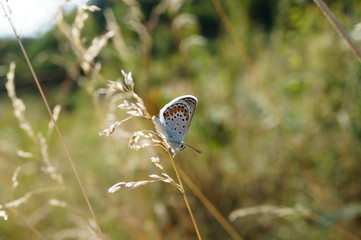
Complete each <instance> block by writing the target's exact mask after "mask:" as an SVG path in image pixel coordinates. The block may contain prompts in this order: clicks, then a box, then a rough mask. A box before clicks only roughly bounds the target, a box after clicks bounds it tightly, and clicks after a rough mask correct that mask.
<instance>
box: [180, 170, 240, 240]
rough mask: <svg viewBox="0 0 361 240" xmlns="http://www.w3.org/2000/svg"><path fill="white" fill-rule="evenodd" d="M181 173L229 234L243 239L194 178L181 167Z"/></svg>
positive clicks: (238, 239)
mask: <svg viewBox="0 0 361 240" xmlns="http://www.w3.org/2000/svg"><path fill="white" fill-rule="evenodd" d="M179 172H180V174H181V175H182V177H183V179H184V181H185V183H186V185H188V187H189V188H190V189H191V190H192V192H193V193H194V195H196V196H197V197H198V199H199V200H200V201H201V202H202V203H203V205H204V206H205V207H206V208H207V209H208V211H209V212H210V213H211V214H212V215H213V216H214V218H215V219H217V221H218V222H219V223H220V224H221V225H222V227H223V228H224V229H225V230H226V231H227V232H228V233H229V235H230V236H231V237H232V238H233V239H235V240H243V238H242V237H241V236H240V235H239V234H238V233H237V232H236V230H234V228H233V227H232V225H231V224H230V223H229V222H228V221H227V219H226V218H225V217H223V215H222V214H221V213H220V212H219V211H218V209H217V208H216V207H215V206H214V205H213V204H212V203H211V201H209V200H208V198H207V197H206V196H205V195H204V194H203V193H202V191H201V190H200V189H199V188H198V187H197V185H196V184H194V183H193V181H192V179H190V178H189V177H188V175H187V174H186V173H185V172H183V170H182V169H181V168H180V169H179Z"/></svg>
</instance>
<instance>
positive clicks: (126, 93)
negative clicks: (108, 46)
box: [99, 70, 201, 239]
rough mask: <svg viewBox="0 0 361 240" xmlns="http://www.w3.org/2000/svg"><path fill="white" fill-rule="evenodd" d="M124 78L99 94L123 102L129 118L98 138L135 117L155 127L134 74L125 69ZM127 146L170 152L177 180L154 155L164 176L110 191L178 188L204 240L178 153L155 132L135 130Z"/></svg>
mask: <svg viewBox="0 0 361 240" xmlns="http://www.w3.org/2000/svg"><path fill="white" fill-rule="evenodd" d="M122 75H123V78H124V81H123V82H121V81H109V84H108V88H107V89H103V90H101V91H99V92H103V93H106V95H111V96H114V97H115V98H116V99H117V100H119V99H122V100H123V102H122V103H121V104H119V105H118V108H120V109H122V110H125V111H126V113H127V114H128V115H129V116H128V117H126V118H124V119H122V120H119V121H116V122H114V123H112V124H110V126H109V127H108V128H106V129H104V130H103V131H101V132H99V135H105V136H110V135H111V134H113V133H114V131H115V130H116V129H117V128H118V127H119V126H121V125H122V124H123V123H125V122H127V121H129V120H131V119H133V118H135V117H139V118H145V119H147V120H149V121H151V122H152V123H153V124H154V122H153V121H152V117H151V115H150V114H149V113H148V111H147V109H146V107H145V105H144V102H143V100H142V99H141V98H140V97H139V96H138V95H137V94H136V93H135V92H134V81H133V78H132V74H131V72H129V73H126V72H124V71H123V70H122ZM119 96H120V98H119ZM155 129H156V128H155ZM128 146H129V147H130V148H131V149H135V150H139V149H142V148H147V147H161V148H162V149H164V150H165V151H166V152H167V155H168V156H169V160H170V162H171V164H172V167H173V169H174V172H175V174H176V176H177V180H178V181H177V182H176V181H175V180H174V179H173V178H172V177H171V176H170V174H169V173H167V172H166V170H165V168H164V167H163V165H162V164H161V161H160V159H159V157H157V156H154V157H151V158H150V160H151V162H152V163H153V164H154V166H155V167H157V168H158V170H160V171H161V174H150V175H149V177H150V179H147V180H140V181H132V182H123V181H122V182H118V183H116V184H114V185H113V186H112V187H110V188H109V189H108V192H109V193H114V192H116V191H118V190H119V189H121V188H128V189H129V190H131V189H134V188H137V187H140V186H143V185H146V184H149V183H153V182H159V181H161V182H164V183H168V184H171V185H172V186H174V187H176V188H177V189H178V190H179V191H180V192H181V193H182V195H183V198H184V201H185V203H186V205H187V208H188V211H189V214H190V216H191V218H192V222H193V225H194V228H195V230H196V233H197V236H198V239H201V236H200V233H199V230H198V227H197V223H196V221H195V219H194V217H193V213H192V210H191V207H190V205H189V203H188V199H187V195H186V192H185V190H184V187H183V184H182V180H181V178H180V175H179V173H178V170H177V167H176V164H175V162H174V155H175V154H173V153H172V151H171V149H170V148H169V146H168V144H167V142H166V140H165V137H164V136H163V135H162V134H161V133H160V132H157V131H153V130H140V131H135V132H134V133H133V134H132V135H131V136H130V139H129V145H128Z"/></svg>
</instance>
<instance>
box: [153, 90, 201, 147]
mask: <svg viewBox="0 0 361 240" xmlns="http://www.w3.org/2000/svg"><path fill="white" fill-rule="evenodd" d="M197 102H198V101H197V98H196V97H194V96H192V95H185V96H180V97H178V98H175V99H174V100H172V101H171V102H170V103H168V104H167V105H165V106H164V107H163V108H162V109H161V110H160V113H159V118H160V122H161V123H162V125H163V126H164V129H165V130H166V132H167V135H168V136H167V137H168V140H169V142H170V144H171V145H174V144H178V145H182V141H183V139H184V137H185V136H186V134H187V132H188V129H189V126H190V123H191V121H192V118H193V115H194V112H195V110H196V107H197Z"/></svg>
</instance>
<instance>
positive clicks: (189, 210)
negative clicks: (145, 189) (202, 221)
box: [167, 151, 202, 240]
mask: <svg viewBox="0 0 361 240" xmlns="http://www.w3.org/2000/svg"><path fill="white" fill-rule="evenodd" d="M167 153H168V156H169V158H170V159H171V162H172V165H173V168H174V171H175V174H176V175H177V179H178V183H179V186H180V187H181V189H182V195H183V198H184V202H185V203H186V205H187V209H188V212H189V215H190V216H191V219H192V222H193V226H194V229H195V230H196V233H197V237H198V240H202V237H201V234H200V233H199V229H198V225H197V222H196V220H195V218H194V216H193V212H192V209H191V206H190V205H189V202H188V198H187V194H186V191H185V189H184V187H183V183H182V180H181V178H180V175H179V173H178V170H177V166H176V164H175V162H174V159H173V157H172V155H171V153H170V152H169V151H167Z"/></svg>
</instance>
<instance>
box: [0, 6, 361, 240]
mask: <svg viewBox="0 0 361 240" xmlns="http://www.w3.org/2000/svg"><path fill="white" fill-rule="evenodd" d="M9 2H10V0H9ZM326 3H327V4H328V6H329V7H330V9H331V11H332V12H333V13H334V14H335V16H336V18H337V19H338V21H339V22H340V23H341V24H342V25H343V26H344V27H345V29H346V31H347V32H349V33H352V34H353V35H352V36H354V38H355V40H357V37H358V34H357V33H358V32H357V26H356V25H357V24H358V23H359V22H360V21H361V19H360V16H361V15H360V14H361V3H360V2H359V1H352V0H349V1H326ZM4 4H6V3H5V2H4ZM64 4H65V3H64ZM90 4H91V5H97V6H98V7H99V8H101V10H100V11H90V10H92V9H90V10H89V9H85V8H84V7H75V8H73V10H72V11H66V12H63V14H61V13H60V12H58V13H57V14H55V15H54V18H53V21H54V23H55V25H54V26H53V27H51V28H50V29H49V30H48V31H46V32H45V33H43V34H41V35H38V36H36V37H27V38H26V37H25V38H22V41H23V44H24V46H25V48H26V50H27V52H28V55H29V59H30V61H31V63H32V64H33V66H34V69H35V71H36V73H37V75H38V77H39V80H40V82H41V84H42V86H43V88H44V90H45V94H46V97H47V99H48V101H49V103H50V105H51V107H52V108H53V107H55V106H56V105H60V106H61V112H60V116H59V118H58V124H59V128H60V130H61V133H62V135H63V138H64V141H65V143H66V145H67V146H68V148H69V152H70V154H71V156H72V158H73V160H74V163H75V166H76V168H77V169H78V172H79V177H80V179H81V181H82V183H83V185H84V187H85V190H86V193H87V195H88V197H89V199H90V202H91V204H92V206H93V208H94V213H95V216H96V219H97V222H98V224H99V225H100V227H101V229H102V232H103V234H104V238H105V239H195V238H196V235H195V232H194V228H193V225H192V224H191V221H190V218H189V215H188V212H187V209H186V207H185V204H184V201H183V198H182V195H181V193H180V192H179V191H178V190H177V189H176V188H174V187H173V186H171V185H169V184H165V183H161V182H158V183H153V184H148V185H145V186H142V187H139V188H136V189H134V190H131V191H128V190H126V189H124V190H120V191H118V192H116V193H114V194H108V193H107V189H108V188H109V187H110V186H112V185H113V184H115V183H116V182H119V181H136V180H142V179H148V175H149V174H153V173H157V174H158V173H159V169H157V168H155V167H154V165H153V164H152V163H151V162H150V157H151V156H159V157H160V160H161V163H162V165H163V166H164V167H165V168H166V169H168V170H167V172H169V173H170V175H172V176H173V177H174V178H175V176H174V173H173V172H172V169H171V166H170V165H169V163H168V162H167V161H166V155H165V154H164V151H163V152H162V151H161V149H159V148H151V147H149V148H145V149H141V150H139V151H135V150H132V149H130V148H128V141H129V138H128V137H129V136H130V135H131V134H132V132H134V131H138V130H143V129H151V130H154V127H153V126H152V124H151V122H150V121H148V120H146V119H134V120H132V121H129V122H127V123H126V124H124V125H122V126H120V127H119V128H117V129H116V131H115V133H114V134H113V135H111V136H110V137H105V136H99V135H98V132H99V131H101V130H103V129H104V128H106V127H108V125H109V124H111V123H112V122H115V121H117V120H121V119H124V118H125V117H126V114H125V113H124V112H123V111H122V110H121V109H117V108H115V103H116V100H114V99H112V98H106V97H102V95H101V93H102V88H105V87H106V85H107V81H108V80H112V81H122V79H123V77H122V74H121V69H123V70H124V71H126V72H129V71H130V72H132V76H133V78H134V81H135V91H136V93H137V94H138V95H139V96H140V97H141V98H142V99H143V100H144V103H145V105H146V107H147V109H148V111H149V112H150V113H151V114H153V115H157V114H158V111H159V109H160V108H162V106H163V105H164V104H166V103H168V102H169V101H170V100H171V99H173V98H175V97H177V96H180V95H185V94H192V95H194V96H196V97H197V98H198V100H199V105H198V108H197V111H196V113H195V116H194V118H193V122H192V125H191V128H190V131H189V132H188V136H187V137H186V139H185V140H186V142H187V143H188V144H191V145H192V146H194V147H197V148H199V149H201V150H202V151H203V154H201V155H199V154H197V153H196V152H194V151H192V150H191V149H189V148H187V149H185V150H184V151H182V152H180V153H179V154H178V155H177V156H176V162H177V164H178V165H179V167H180V168H181V169H182V170H183V171H184V172H185V173H186V175H187V176H188V177H189V178H190V179H191V180H192V182H193V183H194V184H195V185H196V187H197V188H198V189H199V190H200V191H201V192H202V193H203V194H204V198H205V199H206V200H207V201H209V202H210V203H211V204H213V206H214V207H215V208H216V209H217V210H218V211H219V213H220V214H221V215H222V216H223V217H224V219H226V220H227V221H228V222H229V226H231V228H233V230H234V232H235V233H236V234H234V232H233V235H231V234H229V231H227V230H226V228H225V227H224V225H222V224H221V223H220V221H219V220H217V219H216V218H215V217H214V216H213V214H212V213H211V211H210V209H211V208H210V207H209V206H208V205H204V204H203V202H202V201H201V200H200V199H199V197H197V194H195V193H194V192H193V191H194V188H193V189H192V188H190V187H189V185H187V184H186V190H187V193H188V196H189V200H190V205H191V207H192V209H193V212H194V215H195V218H196V220H197V222H198V225H199V228H200V232H201V235H202V237H203V238H204V239H360V238H361V177H360V176H361V167H360V161H361V120H360V119H361V118H360V117H361V82H360V74H361V67H360V63H359V62H358V61H357V58H356V57H355V55H353V54H352V52H351V51H350V50H349V48H348V47H347V45H346V44H345V42H344V40H343V39H342V38H341V37H340V36H339V35H338V34H337V33H336V32H335V31H334V29H333V28H332V27H331V25H330V24H329V22H327V20H326V19H325V17H324V16H323V15H322V13H321V11H320V10H319V9H318V8H317V6H316V5H315V4H314V3H313V2H312V1H306V0H291V1H289V0H270V1H262V0H244V1H238V0H228V1H219V0H212V1H181V0H179V1H176V0H173V1H171V0H160V1H153V0H146V1H135V0H123V1H110V0H108V1H91V2H90ZM37 7H39V8H41V6H37ZM1 15H3V14H1ZM82 23H84V24H82ZM0 27H1V26H0ZM110 31H111V33H109V32H110ZM94 39H95V40H94ZM98 40H99V41H98ZM97 41H98V42H97ZM99 42H100V43H99ZM0 52H1V54H0V75H1V79H0V81H1V85H0V98H1V100H0V109H1V114H0V116H1V117H0V189H1V191H0V204H1V206H2V207H3V209H0V210H3V211H6V214H7V216H8V217H7V220H5V219H4V218H0V239H95V238H96V234H95V233H94V231H92V230H91V227H92V226H94V225H95V223H94V219H93V218H92V216H91V213H90V211H89V208H88V207H87V204H86V202H85V200H84V198H83V196H82V193H81V190H80V188H79V185H78V184H77V181H76V177H75V175H74V173H73V171H72V168H71V165H70V163H69V161H68V160H67V158H66V155H65V153H64V150H63V148H62V146H61V144H60V140H59V137H58V136H57V134H56V133H55V132H54V130H53V132H52V133H49V131H48V123H49V120H50V118H49V115H48V114H47V112H46V108H45V106H44V102H43V101H42V99H41V97H40V94H39V92H38V90H37V89H36V86H35V84H34V80H33V78H32V76H31V73H30V71H29V69H28V65H27V63H26V62H25V60H24V57H23V55H22V53H21V51H20V47H19V45H18V43H17V41H16V39H15V38H14V37H12V38H11V37H10V38H9V37H7V38H2V39H0ZM10 62H15V64H16V69H15V85H16V94H17V97H18V98H21V99H22V100H23V101H24V104H25V105H26V112H25V113H24V114H25V116H26V118H27V121H28V122H29V123H30V125H31V126H32V128H33V131H34V133H35V134H34V137H29V136H28V134H27V133H26V132H25V131H24V130H23V129H22V128H21V124H20V123H19V121H18V120H17V118H16V117H15V116H14V108H13V106H12V102H11V100H10V99H9V97H8V95H7V91H6V89H5V82H6V74H7V72H8V71H9V66H10ZM99 89H100V90H99ZM113 100H114V101H113ZM41 136H43V137H44V138H42V137H41ZM41 139H45V140H44V141H45V142H46V145H45V144H44V142H43V143H42V142H41ZM44 146H46V147H44ZM44 149H45V150H44ZM44 153H46V154H45V155H44ZM46 159H47V160H48V162H46ZM49 162H50V163H51V164H50V165H49ZM47 164H48V165H47ZM49 166H52V167H54V169H55V172H56V174H58V175H59V176H61V177H60V179H63V181H61V180H59V179H58V180H57V179H56V178H54V176H53V178H52V176H51V175H50V174H49V173H48V172H47V171H46V167H49ZM44 169H45V170H44ZM47 170H49V169H47ZM16 182H18V185H17V186H15V185H16V184H15V183H16ZM204 198H203V201H204ZM18 199H22V200H23V202H20V203H19V202H16V201H15V200H18ZM14 201H15V203H14ZM9 203H12V205H11V204H9Z"/></svg>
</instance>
